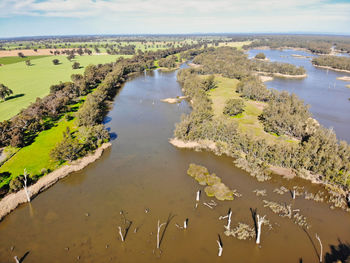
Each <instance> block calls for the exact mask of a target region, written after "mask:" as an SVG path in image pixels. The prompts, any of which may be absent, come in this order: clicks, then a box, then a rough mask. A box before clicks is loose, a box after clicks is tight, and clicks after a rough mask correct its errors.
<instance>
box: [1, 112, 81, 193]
mask: <svg viewBox="0 0 350 263" xmlns="http://www.w3.org/2000/svg"><path fill="white" fill-rule="evenodd" d="M67 127H69V128H70V129H71V130H74V128H75V126H74V120H70V121H67V120H65V118H62V120H61V121H59V122H58V123H57V124H56V126H54V127H52V128H51V129H49V130H46V131H43V132H41V133H40V134H39V135H38V137H36V138H35V141H34V142H33V143H32V144H31V145H29V146H26V147H23V148H21V149H20V150H19V151H18V152H17V153H16V154H15V155H14V156H13V157H12V158H11V159H10V160H8V161H7V162H6V163H5V164H4V165H3V166H1V167H0V173H4V172H8V173H10V174H11V175H10V177H7V178H3V180H2V181H0V187H2V186H3V185H5V184H8V183H9V182H10V181H11V179H12V178H15V177H17V176H19V175H21V174H23V171H24V169H27V171H28V173H29V174H31V175H39V174H41V170H42V169H43V168H46V169H50V170H54V169H55V168H56V167H57V165H58V162H55V161H53V160H51V158H50V151H51V149H53V148H54V147H55V145H56V144H57V143H58V142H60V141H61V140H62V138H63V137H62V136H63V135H62V134H63V132H64V131H65V130H66V128H67ZM0 180H1V178H0Z"/></svg>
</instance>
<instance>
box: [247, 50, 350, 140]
mask: <svg viewBox="0 0 350 263" xmlns="http://www.w3.org/2000/svg"><path fill="white" fill-rule="evenodd" d="M259 52H263V53H264V54H265V55H266V57H267V58H268V59H269V60H270V61H278V62H286V63H290V64H294V65H297V66H303V67H304V68H305V69H306V73H307V77H306V78H304V79H282V78H275V79H274V80H273V81H269V82H266V83H265V84H266V86H267V87H268V88H274V89H277V90H287V91H288V92H290V93H295V94H297V95H298V96H299V97H300V98H302V99H303V100H304V101H305V103H307V104H309V105H310V111H311V112H312V114H313V117H314V118H315V119H317V120H318V121H319V122H320V123H321V124H322V125H324V126H326V127H328V128H331V127H332V128H333V129H334V131H335V132H336V134H337V137H338V138H339V139H341V140H346V141H347V142H348V143H350V101H349V98H350V89H349V88H347V87H346V85H348V84H349V82H346V81H342V80H337V78H338V77H342V76H348V77H350V73H346V72H339V71H333V70H327V69H321V68H316V67H314V66H313V65H312V63H311V58H307V57H312V56H313V55H312V54H310V53H308V52H305V51H298V50H291V49H284V50H278V49H268V50H261V49H260V50H259V49H251V50H249V52H248V54H249V57H254V56H255V55H256V54H257V53H259ZM292 55H300V56H303V57H295V56H292ZM343 55H345V54H343Z"/></svg>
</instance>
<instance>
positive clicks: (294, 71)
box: [251, 60, 306, 76]
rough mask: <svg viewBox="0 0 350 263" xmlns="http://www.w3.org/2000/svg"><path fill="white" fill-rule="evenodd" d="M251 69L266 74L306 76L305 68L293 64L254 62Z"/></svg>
mask: <svg viewBox="0 0 350 263" xmlns="http://www.w3.org/2000/svg"><path fill="white" fill-rule="evenodd" d="M251 69H252V70H253V71H257V72H264V73H272V74H273V73H279V74H283V75H294V76H295V75H304V74H305V73H306V70H305V69H304V68H303V67H296V66H295V65H293V64H288V63H281V62H268V61H259V60H258V61H252V62H251Z"/></svg>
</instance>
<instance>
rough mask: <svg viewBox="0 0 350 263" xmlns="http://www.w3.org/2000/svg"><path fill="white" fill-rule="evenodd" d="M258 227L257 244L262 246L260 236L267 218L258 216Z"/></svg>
mask: <svg viewBox="0 0 350 263" xmlns="http://www.w3.org/2000/svg"><path fill="white" fill-rule="evenodd" d="M256 218H257V219H258V220H257V225H258V232H257V234H256V244H260V236H261V226H262V224H263V223H264V222H265V216H263V217H260V215H256Z"/></svg>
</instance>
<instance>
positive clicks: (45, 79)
mask: <svg viewBox="0 0 350 263" xmlns="http://www.w3.org/2000/svg"><path fill="white" fill-rule="evenodd" d="M118 57H120V56H119V55H96V56H77V57H76V58H75V59H74V60H72V61H71V62H70V61H68V59H67V58H66V56H49V57H44V58H39V59H35V60H34V61H32V64H33V65H32V66H29V67H28V66H26V65H25V63H14V64H10V65H6V66H2V67H0V82H1V83H3V84H4V85H6V86H7V87H9V88H10V89H12V90H13V96H14V98H13V99H11V100H7V101H5V102H4V103H0V121H3V120H6V119H9V118H11V117H13V116H14V115H16V114H17V113H18V112H20V110H21V109H23V108H26V107H28V106H29V104H30V103H32V102H34V101H35V100H36V98H37V97H40V98H42V97H44V96H46V95H48V94H49V92H50V86H51V85H53V84H58V83H59V82H60V81H62V82H65V81H70V76H71V75H72V74H78V73H83V72H84V70H85V67H86V66H87V65H89V64H104V63H108V62H114V61H115V60H116V59H117V58H118ZM54 58H57V59H59V61H60V63H61V64H59V65H53V63H52V60H53V59H54ZM75 61H77V62H79V63H80V65H81V66H82V67H81V68H80V69H74V70H73V69H72V64H73V63H74V62H75ZM17 94H23V95H22V96H17V97H16V95H17Z"/></svg>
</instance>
